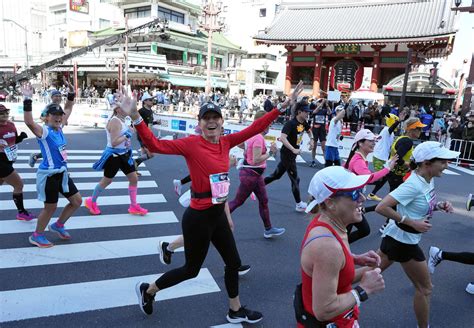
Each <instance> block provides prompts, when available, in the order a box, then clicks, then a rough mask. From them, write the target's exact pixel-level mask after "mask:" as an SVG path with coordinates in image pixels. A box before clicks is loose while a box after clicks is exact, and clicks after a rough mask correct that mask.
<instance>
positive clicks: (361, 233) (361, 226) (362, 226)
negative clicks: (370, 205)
mask: <svg viewBox="0 0 474 328" xmlns="http://www.w3.org/2000/svg"><path fill="white" fill-rule="evenodd" d="M353 227H356V228H357V230H356V231H354V232H351V231H352V228H353ZM347 234H348V236H349V237H348V239H349V244H352V243H353V242H355V241H357V240H359V239H362V238H364V237H367V236H368V235H369V234H370V225H369V222H367V219H366V218H365V216H364V215H362V221H360V222H357V223H353V224H349V225H348V226H347Z"/></svg>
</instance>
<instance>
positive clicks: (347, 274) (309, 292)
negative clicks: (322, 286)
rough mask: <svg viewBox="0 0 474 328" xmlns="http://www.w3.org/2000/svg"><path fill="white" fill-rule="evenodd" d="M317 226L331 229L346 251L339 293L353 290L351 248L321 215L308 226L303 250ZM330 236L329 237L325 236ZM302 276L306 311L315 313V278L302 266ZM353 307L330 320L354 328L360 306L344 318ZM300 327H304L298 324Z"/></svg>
mask: <svg viewBox="0 0 474 328" xmlns="http://www.w3.org/2000/svg"><path fill="white" fill-rule="evenodd" d="M315 227H325V228H327V229H329V231H331V233H332V234H333V235H334V237H335V238H336V239H337V241H338V242H339V243H340V244H341V246H342V249H343V251H344V257H345V265H344V267H343V268H342V269H341V270H340V271H339V277H338V283H337V294H345V293H348V292H350V291H351V290H352V281H353V280H354V276H355V266H354V258H353V257H352V254H351V252H350V250H349V249H347V247H346V245H345V244H344V242H343V241H342V239H341V237H339V235H338V234H337V232H336V231H335V230H334V229H333V228H332V227H331V226H330V225H329V224H327V223H325V222H320V221H319V215H318V216H316V217H315V218H314V219H313V220H312V221H311V223H310V224H309V225H308V228H306V233H305V235H304V238H303V243H302V245H301V250H303V246H304V245H305V243H306V239H307V238H308V234H309V232H310V231H311V230H312V229H313V228H315ZM325 238H328V237H325ZM301 278H302V294H303V305H304V308H305V310H306V311H308V312H309V313H311V314H312V315H314V312H313V289H312V286H313V279H312V277H311V276H309V275H307V274H306V272H304V271H303V268H301ZM351 310H352V309H349V310H347V311H345V312H343V313H341V314H340V315H338V316H336V317H334V318H332V319H330V320H329V322H334V323H336V324H337V327H339V328H352V326H353V325H354V321H355V320H357V318H358V317H359V308H358V307H357V305H356V306H355V307H354V313H353V315H352V318H344V315H346V313H348V312H350V311H351ZM298 327H303V326H301V325H300V324H298Z"/></svg>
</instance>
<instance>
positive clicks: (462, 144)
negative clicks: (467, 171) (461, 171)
mask: <svg viewBox="0 0 474 328" xmlns="http://www.w3.org/2000/svg"><path fill="white" fill-rule="evenodd" d="M449 148H450V149H451V150H454V151H458V152H460V153H461V154H460V155H459V157H458V158H457V160H456V165H461V164H465V165H470V166H471V165H474V141H469V140H462V139H451V142H450V145H449Z"/></svg>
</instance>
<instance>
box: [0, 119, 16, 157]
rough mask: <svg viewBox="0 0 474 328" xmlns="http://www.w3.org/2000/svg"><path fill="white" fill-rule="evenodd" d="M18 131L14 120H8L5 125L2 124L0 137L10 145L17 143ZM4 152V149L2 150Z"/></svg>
mask: <svg viewBox="0 0 474 328" xmlns="http://www.w3.org/2000/svg"><path fill="white" fill-rule="evenodd" d="M16 137H17V131H16V127H15V124H14V123H13V122H10V121H7V123H6V124H5V125H2V124H0V139H3V140H5V141H6V142H7V144H8V147H10V146H13V145H14V144H15V143H16ZM0 152H2V153H3V150H0Z"/></svg>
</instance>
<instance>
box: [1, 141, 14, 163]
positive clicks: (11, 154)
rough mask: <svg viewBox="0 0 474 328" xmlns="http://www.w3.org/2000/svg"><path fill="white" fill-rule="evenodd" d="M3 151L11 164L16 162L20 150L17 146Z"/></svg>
mask: <svg viewBox="0 0 474 328" xmlns="http://www.w3.org/2000/svg"><path fill="white" fill-rule="evenodd" d="M3 150H4V152H5V155H7V158H8V160H9V161H10V162H14V161H16V156H17V150H18V147H17V146H16V145H13V146H10V147H5V148H3Z"/></svg>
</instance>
